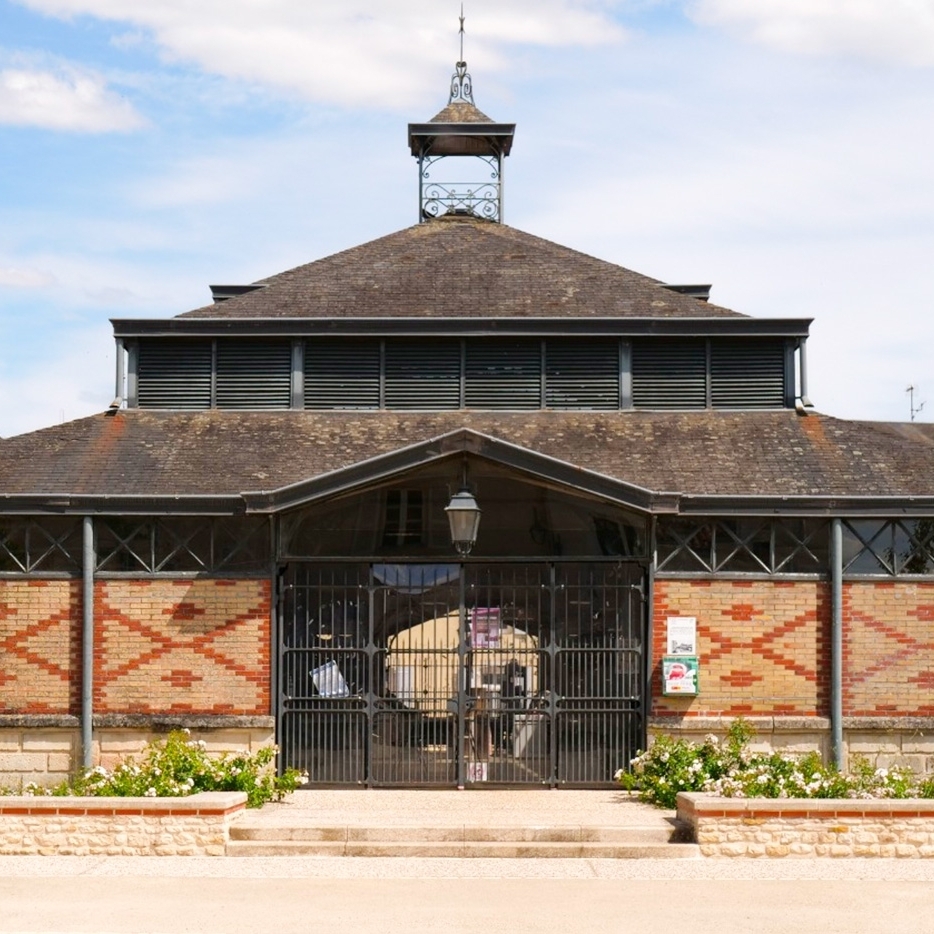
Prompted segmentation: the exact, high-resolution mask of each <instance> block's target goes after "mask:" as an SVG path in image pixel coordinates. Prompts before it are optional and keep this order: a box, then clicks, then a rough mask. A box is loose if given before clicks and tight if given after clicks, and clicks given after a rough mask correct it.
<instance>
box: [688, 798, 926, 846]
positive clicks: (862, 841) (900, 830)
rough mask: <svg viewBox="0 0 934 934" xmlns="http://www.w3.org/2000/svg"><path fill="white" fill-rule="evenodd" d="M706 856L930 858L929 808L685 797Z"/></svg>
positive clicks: (918, 802) (871, 801)
mask: <svg viewBox="0 0 934 934" xmlns="http://www.w3.org/2000/svg"><path fill="white" fill-rule="evenodd" d="M677 808H678V817H679V818H680V819H681V820H682V821H684V822H685V823H687V824H689V825H690V826H691V828H692V830H693V834H694V839H695V841H696V842H697V843H698V845H699V846H700V850H701V853H703V854H704V855H705V856H771V857H795V856H805V857H811V856H839V857H851V856H876V857H877V856H889V857H892V856H895V857H914V858H917V857H923V858H932V857H934V801H931V800H922V799H911V800H904V799H901V800H897V799H896V800H893V799H887V800H886V799H879V798H856V799H854V798H840V799H832V798H831V799H791V798H781V799H774V798H726V797H722V796H719V795H713V794H705V793H695V792H682V793H680V794H679V795H678V798H677Z"/></svg>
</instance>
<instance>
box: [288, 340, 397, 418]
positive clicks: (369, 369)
mask: <svg viewBox="0 0 934 934" xmlns="http://www.w3.org/2000/svg"><path fill="white" fill-rule="evenodd" d="M378 407H379V341H377V340H315V341H308V342H307V343H306V345H305V408H306V409H375V408H378Z"/></svg>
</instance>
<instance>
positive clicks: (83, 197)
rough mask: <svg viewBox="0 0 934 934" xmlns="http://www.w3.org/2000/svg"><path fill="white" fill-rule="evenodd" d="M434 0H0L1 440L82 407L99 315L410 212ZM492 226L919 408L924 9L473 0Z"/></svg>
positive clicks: (438, 52) (927, 269) (865, 413)
mask: <svg viewBox="0 0 934 934" xmlns="http://www.w3.org/2000/svg"><path fill="white" fill-rule="evenodd" d="M459 12H460V11H459V2H454V0H379V2H376V0H197V2H192V0H0V437H8V436H11V435H15V434H19V433H21V432H26V431H33V430H36V429H38V428H41V427H45V426H49V425H55V424H58V423H60V422H62V421H67V420H70V419H74V418H79V417H83V416H85V415H89V414H92V413H94V412H99V411H102V410H103V409H105V408H106V406H107V405H108V404H109V402H110V401H111V399H112V398H113V396H114V344H113V337H112V329H111V325H110V323H109V319H110V318H127V317H148V318H154V317H157V318H161V317H170V316H173V315H176V314H179V313H181V312H183V311H187V310H189V309H192V308H196V307H199V306H202V305H205V304H208V303H209V301H210V292H209V290H208V284H209V283H225V284H226V283H247V282H252V281H255V280H257V279H260V278H264V277H266V276H269V275H272V274H275V273H277V272H280V271H282V270H285V269H288V268H291V267H293V266H296V265H299V264H301V263H305V262H309V261H311V260H314V259H318V258H320V257H323V256H327V255H329V254H331V253H334V252H337V251H338V250H341V249H345V248H347V247H350V246H354V245H356V244H358V243H363V242H366V241H367V240H371V239H373V238H375V237H379V236H382V235H384V234H388V233H391V232H393V231H396V230H399V229H402V228H404V227H407V226H409V225H411V224H413V223H415V222H416V220H417V216H418V205H417V173H416V166H415V162H414V160H413V159H412V158H411V156H410V155H409V153H408V149H407V146H406V125H407V123H408V122H410V121H412V122H423V121H426V120H428V119H430V117H432V116H433V115H434V114H435V113H436V112H437V111H439V110H440V109H441V108H442V107H443V106H444V105H445V104H446V103H447V94H448V87H449V81H450V76H451V72H452V71H453V66H454V62H455V61H456V60H457V58H458V56H459V44H458V14H459ZM465 15H466V26H465V29H466V36H465V40H464V42H465V45H464V52H465V58H466V60H467V63H468V66H469V71H470V73H471V75H472V77H473V86H474V97H475V100H476V103H477V105H478V106H479V107H480V109H481V110H483V111H484V112H485V113H487V114H489V115H490V116H491V117H492V118H493V119H494V120H497V121H501V122H515V123H516V124H517V130H516V140H515V144H514V147H513V152H512V155H511V156H510V158H509V159H508V161H507V164H506V171H505V186H506V193H505V221H506V222H507V223H508V224H510V225H511V226H514V227H518V228H519V229H521V230H524V231H527V232H529V233H532V234H536V235H538V236H542V237H546V238H548V239H550V240H554V241H556V242H558V243H562V244H564V245H566V246H569V247H573V248H575V249H578V250H582V251H584V252H586V253H590V254H592V255H594V256H597V257H600V258H601V259H605V260H608V261H610V262H613V263H618V264H620V265H622V266H626V267H628V268H630V269H634V270H636V271H638V272H641V273H644V274H646V275H650V276H653V277H655V278H658V279H661V280H663V281H665V282H671V283H712V285H713V290H712V293H711V300H712V301H714V302H716V303H717V304H719V305H725V306H727V307H729V308H733V309H735V310H736V311H740V312H743V313H745V314H749V315H753V316H756V317H796V318H814V323H813V325H812V326H811V337H810V340H809V341H808V364H809V386H808V390H809V396H810V398H811V400H812V401H813V402H814V404H815V406H816V408H817V409H818V410H819V411H822V412H825V413H827V414H830V415H835V416H838V417H841V418H854V419H874V420H885V421H908V420H909V418H910V415H911V411H910V403H911V400H912V396H910V395H909V394H908V393H907V391H906V390H907V388H908V387H909V386H914V387H915V393H914V395H913V400H914V405H915V407H918V406H919V405H920V404H922V403H926V406H925V407H924V408H922V409H921V410H920V412H918V413H917V416H916V417H917V420H919V421H930V420H931V419H932V418H934V354H932V348H934V314H932V308H934V281H932V280H934V262H932V259H934V0H467V2H466V9H465Z"/></svg>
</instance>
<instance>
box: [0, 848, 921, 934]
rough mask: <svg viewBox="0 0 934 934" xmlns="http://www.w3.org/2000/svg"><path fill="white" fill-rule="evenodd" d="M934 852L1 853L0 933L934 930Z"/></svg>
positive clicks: (905, 933) (844, 933)
mask: <svg viewBox="0 0 934 934" xmlns="http://www.w3.org/2000/svg"><path fill="white" fill-rule="evenodd" d="M931 863H934V861H923V862H921V861H896V860H797V861H790V860H761V861H760V860H709V859H699V860H690V861H684V862H681V861H663V860H618V861H610V860H574V861H569V860H568V861H566V860H408V859H383V860H359V859H352V858H343V859H320V858H319V859H313V858H309V859H304V858H298V859H290V858H281V857H280V858H278V859H277V860H258V859H257V860H250V859H244V860H236V859H216V860H202V859H189V860H187V861H186V860H175V859H167V860H160V859H158V858H152V859H145V858H139V859H136V860H133V859H111V860H101V859H88V860H84V859H81V858H72V859H70V860H69V859H68V858H53V859H50V860H46V861H43V860H42V859H36V858H17V857H5V858H0V932H3V934H10V932H44V934H52V932H57V934H65V932H68V934H76V932H94V934H170V932H171V934H175V932H198V934H214V932H217V934H240V932H250V934H253V932H270V934H292V932H296V934H297V932H301V934H308V932H312V934H315V932H328V934H333V932H343V934H369V932H373V934H412V932H413V931H419V932H422V931H425V932H434V931H438V932H444V934H461V932H464V934H468V932H469V934H500V932H502V934H525V932H534V934H550V932H555V934H558V932H560V934H578V932H580V934H610V932H612V934H620V932H628V931H633V932H640V934H656V932H658V934H662V932H664V934H672V932H685V934H706V932H711V934H713V932H716V934H778V932H782V934H785V932H794V934H799V932H808V931H814V932H821V934H837V932H839V934H863V932H873V934H875V932H885V934H914V932H919V934H922V932H923V934H934V865H931Z"/></svg>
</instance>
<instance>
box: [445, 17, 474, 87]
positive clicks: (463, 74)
mask: <svg viewBox="0 0 934 934" xmlns="http://www.w3.org/2000/svg"><path fill="white" fill-rule="evenodd" d="M460 24H461V25H460V30H459V31H458V32H459V34H460V40H461V57H460V60H459V61H458V63H457V65H456V66H455V72H454V77H453V78H451V96H450V98H449V99H448V103H449V104H472V103H473V87H472V82H471V80H470V75H468V74H467V62H465V61H464V4H463V3H462V4H461V15H460Z"/></svg>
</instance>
